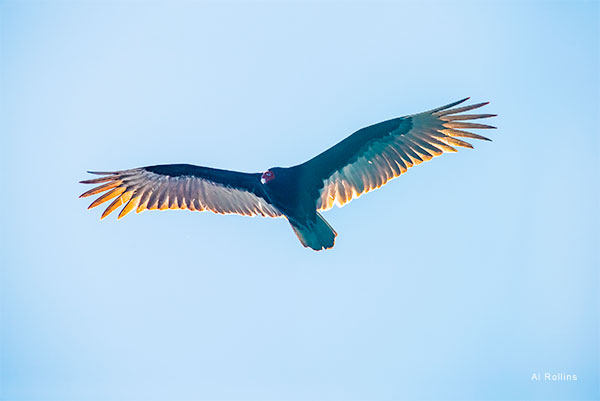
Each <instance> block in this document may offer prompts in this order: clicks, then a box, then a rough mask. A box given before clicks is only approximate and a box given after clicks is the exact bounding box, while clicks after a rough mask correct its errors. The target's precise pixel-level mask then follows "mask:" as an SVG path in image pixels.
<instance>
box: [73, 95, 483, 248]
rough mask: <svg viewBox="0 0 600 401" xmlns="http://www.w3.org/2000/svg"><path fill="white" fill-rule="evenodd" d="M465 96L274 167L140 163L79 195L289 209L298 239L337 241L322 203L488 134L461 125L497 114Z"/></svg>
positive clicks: (181, 205)
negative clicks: (304, 159)
mask: <svg viewBox="0 0 600 401" xmlns="http://www.w3.org/2000/svg"><path fill="white" fill-rule="evenodd" d="M465 100H467V99H463V100H461V101H458V102H455V103H451V104H449V105H446V106H443V107H440V108H437V109H434V110H430V111H428V112H424V113H419V114H414V115H410V116H406V117H400V118H395V119H392V120H388V121H384V122H381V123H379V124H375V125H372V126H369V127H366V128H362V129H360V130H358V131H356V132H355V133H354V134H352V135H350V136H349V137H347V138H346V139H344V140H343V141H341V142H340V143H338V144H337V145H335V146H333V147H331V148H330V149H328V150H326V151H325V152H323V153H321V154H320V155H318V156H316V157H314V158H312V159H310V160H308V161H307V162H305V163H302V164H299V165H297V166H293V167H287V168H283V167H273V168H271V169H269V170H267V171H265V172H263V173H253V174H251V173H241V172H236V171H229V170H220V169H214V168H209V167H200V166H194V165H190V164H169V165H158V166H149V167H141V168H136V169H130V170H122V171H115V172H108V173H94V174H100V175H103V177H101V178H96V179H91V180H86V181H82V183H86V184H102V185H100V186H98V187H96V188H93V189H91V190H90V191H87V192H86V193H84V194H82V195H81V197H86V196H91V195H95V194H99V193H102V192H104V194H103V195H102V196H100V197H99V198H98V199H96V200H95V201H94V202H93V203H92V204H91V205H90V208H92V207H95V206H97V205H99V204H101V203H104V202H106V201H108V200H110V199H113V198H116V199H115V200H114V201H113V202H112V203H111V204H110V205H109V206H108V208H107V209H106V210H105V211H104V213H103V214H102V218H104V217H105V216H107V215H108V214H110V213H111V212H113V211H114V210H115V209H116V208H118V207H119V206H121V205H125V206H124V207H123V209H122V210H121V212H120V213H119V218H121V217H123V216H124V215H126V214H127V213H129V212H130V211H131V210H134V209H135V210H136V212H140V211H143V210H146V209H150V210H152V209H160V210H163V209H189V210H198V211H202V210H210V211H213V212H215V213H237V214H242V215H250V216H252V215H261V216H267V217H285V218H287V219H288V221H289V222H290V224H291V226H292V228H293V230H294V232H295V233H296V235H297V236H298V238H299V240H300V242H301V243H302V244H303V245H304V246H305V247H309V248H312V249H314V250H321V249H328V248H331V247H333V245H334V241H335V237H336V235H337V233H336V232H335V230H334V229H333V228H332V227H331V226H330V225H329V224H328V223H327V222H326V221H325V219H323V217H322V216H321V214H320V213H319V212H320V211H324V210H328V209H330V208H331V207H333V205H334V204H337V205H338V206H342V205H344V204H346V203H348V202H349V201H351V200H352V199H354V198H356V197H358V196H360V195H362V194H363V193H366V192H369V191H371V190H373V189H376V188H379V187H381V186H382V185H384V184H385V183H386V182H388V181H389V180H391V179H393V178H395V177H397V176H399V175H400V174H402V173H404V172H405V171H406V170H407V169H408V168H410V167H412V166H413V165H416V164H419V163H421V162H423V161H427V160H430V159H431V158H433V157H434V156H438V155H441V154H442V153H444V152H454V151H456V149H455V148H454V147H453V146H462V147H472V146H471V145H470V144H469V143H467V142H465V141H462V140H460V139H457V138H456V137H467V138H474V139H485V140H487V138H485V137H482V136H479V135H477V134H473V133H470V132H467V131H463V130H462V129H463V128H494V127H491V126H489V125H484V124H476V123H471V122H465V121H464V120H471V119H478V118H488V117H493V116H494V115H492V114H475V115H464V114H458V115H457V113H462V112H464V111H468V110H472V109H475V108H478V107H481V106H483V105H485V104H487V103H479V104H475V105H471V106H465V107H459V108H455V109H450V108H451V107H454V106H456V105H458V104H460V103H462V102H464V101H465Z"/></svg>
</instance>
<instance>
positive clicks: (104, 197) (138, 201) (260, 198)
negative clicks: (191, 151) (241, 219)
mask: <svg viewBox="0 0 600 401" xmlns="http://www.w3.org/2000/svg"><path fill="white" fill-rule="evenodd" d="M93 174H102V175H104V177H100V178H94V179H91V180H84V181H81V182H82V183H84V184H100V185H99V186H97V187H95V188H92V189H91V190H89V191H86V192H84V193H83V194H82V195H81V196H80V197H81V198H85V197H88V196H92V195H97V194H101V195H100V197H98V199H96V200H95V201H94V202H92V204H91V205H90V206H89V208H90V209H91V208H93V207H96V206H98V205H101V204H103V203H104V202H107V201H109V200H111V199H112V200H113V201H112V202H111V203H110V205H109V206H108V207H107V208H106V209H105V210H104V212H103V213H102V217H101V218H105V217H106V216H108V215H109V214H111V213H112V212H113V211H115V210H116V209H118V208H119V207H120V206H123V208H122V209H121V211H120V212H119V215H118V218H119V219H120V218H122V217H124V216H126V215H127V214H128V213H130V212H131V211H132V210H135V211H136V213H139V212H142V211H144V210H155V209H159V210H165V209H188V210H194V211H203V210H210V211H212V212H214V213H220V214H230V213H235V214H241V215H244V216H255V215H260V216H267V217H280V216H281V213H280V212H279V211H278V210H277V209H276V208H275V207H274V206H273V205H271V203H270V201H269V199H268V196H267V195H266V193H265V192H264V190H263V189H262V185H261V183H260V174H258V173H257V174H247V173H239V172H235V171H227V170H218V169H211V168H208V167H199V166H192V165H187V164H186V165H184V164H174V165H161V166H149V167H141V168H135V169H130V170H122V171H115V172H103V173H93Z"/></svg>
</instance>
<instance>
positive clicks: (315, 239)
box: [290, 213, 337, 251]
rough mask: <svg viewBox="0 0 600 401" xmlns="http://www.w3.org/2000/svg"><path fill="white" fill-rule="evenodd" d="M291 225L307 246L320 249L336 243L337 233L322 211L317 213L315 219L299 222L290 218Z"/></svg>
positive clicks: (316, 249) (330, 246)
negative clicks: (322, 214)
mask: <svg viewBox="0 0 600 401" xmlns="http://www.w3.org/2000/svg"><path fill="white" fill-rule="evenodd" d="M290 225H291V226H292V229H293V230H294V233H296V236H297V237H298V239H299V240H300V242H301V243H302V245H304V246H305V247H306V248H311V249H314V250H315V251H320V250H323V249H329V248H332V247H333V244H334V243H335V237H336V236H337V233H336V232H335V230H334V229H333V228H332V227H331V226H330V225H329V223H328V222H327V221H326V220H325V219H324V218H323V216H321V214H320V213H317V218H316V219H315V221H308V222H306V224H298V223H295V222H293V221H292V220H290Z"/></svg>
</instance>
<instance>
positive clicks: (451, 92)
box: [0, 1, 600, 400]
mask: <svg viewBox="0 0 600 401" xmlns="http://www.w3.org/2000/svg"><path fill="white" fill-rule="evenodd" d="M599 15H600V14H599V5H598V3H597V2H578V1H571V2H523V3H517V2H497V3H496V2H484V3H476V2H464V3H461V2H429V3H424V4H421V3H417V2H410V3H402V2H398V3H392V2H390V3H385V2H379V3H376V4H369V5H367V4H361V3H358V2H348V3H345V2H335V3H330V4H328V5H322V4H317V3H299V2H298V3H293V4H292V3H290V4H287V3H286V4H277V3H271V2H259V3H258V2H257V3H253V2H227V3H217V2H212V3H204V2H191V1H186V2H183V1H182V2H168V3H167V2H143V1H135V2H134V1H132V2H123V3H119V2H107V3H101V2H93V1H90V2H83V1H81V2H79V1H71V2H51V1H48V2H33V1H31V2H21V1H19V2H16V1H3V2H0V25H1V26H0V29H1V31H0V46H1V47H0V65H1V74H2V75H1V80H0V84H1V88H0V94H1V98H0V102H1V103H0V106H1V107H0V123H1V126H0V131H1V132H2V136H1V140H2V146H1V147H0V149H1V150H0V151H1V157H0V163H1V167H2V168H1V169H0V171H1V174H2V176H1V177H0V178H1V179H2V183H3V188H4V189H3V191H2V198H3V207H2V211H1V212H0V213H2V215H1V217H2V222H3V224H2V241H1V244H0V249H1V254H0V255H1V264H2V269H1V270H0V274H1V276H0V293H1V295H0V297H1V298H0V299H1V306H2V310H1V312H2V313H1V317H0V333H1V337H0V345H1V355H0V358H1V367H0V369H1V378H0V398H1V399H6V400H175V399H176V400H204V399H248V400H264V399H290V400H307V399H320V400H334V399H336V400H340V399H374V400H396V399H495V400H497V399H582V400H583V399H597V398H599V397H600V390H599V388H600V379H599V377H600V372H599V355H600V349H599V331H598V328H599V316H600V313H599V312H600V310H599V309H600V308H599V305H600V302H599V298H598V294H599V292H598V290H599V288H598V287H599V281H600V280H599V276H598V266H599V265H600V260H599V255H598V244H599V243H600V241H599V235H598V223H599V215H598V209H599V208H598V206H599V202H598V201H599V189H598V177H597V176H598V172H599V171H600V169H599V167H600V166H599V157H598V149H599V143H598V138H599V135H598V126H599V121H598V120H599V114H600V101H599V99H600V94H599V88H600V82H599V71H600V65H599V49H600V43H599V37H600V32H599ZM465 96H471V97H472V101H474V102H479V101H491V104H490V105H489V106H486V107H485V108H484V110H485V112H492V113H497V114H499V117H497V118H496V119H495V121H494V124H495V125H497V126H498V127H499V129H498V130H496V131H494V132H491V133H490V135H491V137H492V138H493V142H491V143H490V142H486V143H475V150H467V149H465V150H461V151H460V152H459V153H457V154H450V155H444V156H442V157H440V158H437V159H435V160H433V161H431V162H428V163H424V164H422V165H420V166H418V167H417V168H414V169H411V170H409V172H408V173H407V174H405V175H403V176H402V177H400V178H398V179H396V180H394V181H392V182H391V183H389V184H388V185H386V186H385V187H384V188H383V189H380V190H378V191H376V192H374V193H370V194H368V195H366V196H364V197H361V198H360V199H359V200H355V201H353V202H352V203H350V204H349V205H347V206H345V207H344V208H342V209H337V208H336V209H333V210H331V211H329V212H327V213H326V214H325V217H326V219H327V220H328V221H329V222H330V223H331V225H332V226H333V227H334V228H335V229H336V230H337V232H338V233H339V236H338V237H337V241H336V245H335V247H334V248H333V250H331V251H327V252H319V253H316V252H312V251H309V250H307V249H304V248H303V247H302V246H301V245H300V244H299V242H298V240H297V239H296V238H295V236H294V234H293V232H292V231H291V229H290V227H289V225H288V224H287V223H286V222H285V221H284V220H281V219H262V218H245V217H239V216H218V215H213V214H210V213H192V212H187V211H177V212H174V211H168V212H144V213H141V214H139V215H135V214H134V215H128V216H127V217H126V218H124V219H123V220H120V221H116V218H115V217H114V216H111V217H110V218H108V219H106V220H104V221H102V222H101V221H100V220H99V216H100V213H101V211H100V210H96V209H95V210H93V211H87V210H86V208H87V205H88V204H89V202H88V201H87V200H81V199H78V198H77V197H78V195H79V194H80V193H82V192H83V191H84V190H85V188H84V186H83V185H81V184H78V183H77V182H78V181H79V180H82V179H86V178H87V175H86V173H85V171H86V170H115V169H126V168H131V167H138V166H144V165H153V164H161V163H193V164H198V165H205V166H212V167H220V168H227V169H235V170H241V171H251V172H255V171H264V170H265V169H266V168H269V167H272V166H289V165H293V164H297V163H299V162H302V161H304V160H306V159H308V158H310V157H312V156H314V155H315V154H317V153H319V152H321V151H323V150H325V149H326V148H327V147H329V146H331V145H333V144H335V143H336V142H338V141H339V140H341V139H343V138H344V137H345V136H347V135H349V134H351V133H352V132H353V131H355V130H356V129H358V128H361V127H363V126H366V125H370V124H372V123H376V122H379V121H382V120H385V119H389V118H393V117H398V116H401V115H406V114H411V113H415V112H420V111H424V110H428V109H431V108H434V107H437V106H440V105H443V104H446V103H449V102H451V101H454V100H457V99H460V98H462V97H465ZM545 372H550V373H568V374H575V375H577V377H578V380H577V381H575V382H547V381H543V380H542V381H539V382H535V381H532V380H531V376H532V374H533V373H542V374H543V373H545Z"/></svg>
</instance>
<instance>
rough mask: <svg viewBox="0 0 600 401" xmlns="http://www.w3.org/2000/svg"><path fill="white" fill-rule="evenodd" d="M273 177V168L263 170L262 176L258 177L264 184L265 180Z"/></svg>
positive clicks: (267, 180)
mask: <svg viewBox="0 0 600 401" xmlns="http://www.w3.org/2000/svg"><path fill="white" fill-rule="evenodd" d="M273 179H275V173H273V170H271V169H269V170H267V171H265V172H264V173H262V176H261V177H260V182H262V183H263V184H266V183H267V182H269V181H271V180H273Z"/></svg>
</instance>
